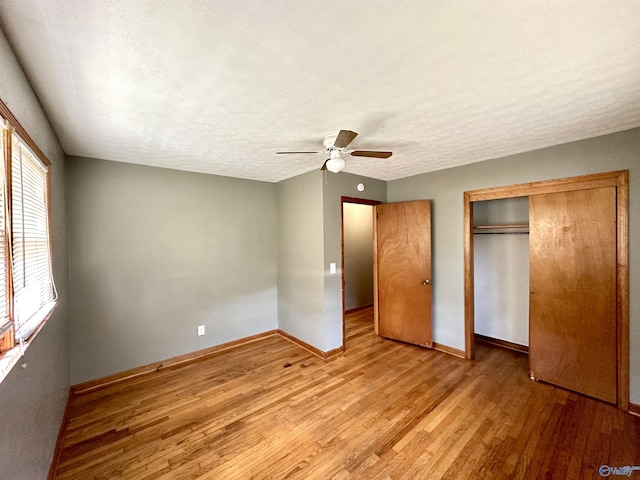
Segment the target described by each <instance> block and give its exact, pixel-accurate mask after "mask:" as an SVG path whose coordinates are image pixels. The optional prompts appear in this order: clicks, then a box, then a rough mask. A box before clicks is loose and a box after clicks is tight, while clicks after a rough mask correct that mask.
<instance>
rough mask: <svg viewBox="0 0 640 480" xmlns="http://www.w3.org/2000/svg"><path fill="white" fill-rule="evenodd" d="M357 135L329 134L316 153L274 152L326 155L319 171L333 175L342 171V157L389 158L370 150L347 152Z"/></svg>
mask: <svg viewBox="0 0 640 480" xmlns="http://www.w3.org/2000/svg"><path fill="white" fill-rule="evenodd" d="M357 136H358V134H357V133H356V132H352V131H351V130H340V132H338V133H337V134H335V133H330V134H328V135H325V136H324V139H323V141H322V143H323V144H324V146H325V149H324V150H319V151H317V152H276V153H277V154H280V155H282V154H299V153H328V154H329V158H327V159H326V160H325V161H324V163H323V164H322V168H320V170H329V171H330V172H333V173H338V172H341V171H342V170H344V168H345V167H346V163H345V161H344V158H342V155H343V154H345V155H351V156H353V157H373V158H389V157H390V156H391V154H392V152H375V151H372V150H347V148H346V147H347V145H349V144H350V143H351V142H352V141H353V139H354V138H356V137H357Z"/></svg>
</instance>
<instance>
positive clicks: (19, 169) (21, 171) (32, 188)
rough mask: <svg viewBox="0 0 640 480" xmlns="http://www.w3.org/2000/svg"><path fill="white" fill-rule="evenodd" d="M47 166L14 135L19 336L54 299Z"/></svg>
mask: <svg viewBox="0 0 640 480" xmlns="http://www.w3.org/2000/svg"><path fill="white" fill-rule="evenodd" d="M47 203H48V202H47V169H46V167H45V166H44V165H43V164H42V163H41V162H40V161H39V160H38V159H37V158H36V157H35V156H34V155H33V154H32V153H31V151H30V150H29V148H28V147H27V145H26V144H25V143H24V142H23V141H22V139H21V138H20V137H19V136H17V135H16V134H15V133H14V134H12V138H11V232H12V235H11V258H12V273H13V293H14V295H13V313H14V320H15V334H16V340H19V339H20V338H21V339H27V338H28V337H29V336H30V335H31V334H32V333H33V331H34V330H35V329H36V328H37V327H38V325H40V323H41V322H42V320H44V316H45V315H46V314H47V313H48V312H49V311H50V310H51V308H52V306H53V303H54V301H55V294H54V292H55V288H54V285H53V277H52V274H51V252H50V249H49V223H48V211H47Z"/></svg>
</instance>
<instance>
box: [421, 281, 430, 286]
mask: <svg viewBox="0 0 640 480" xmlns="http://www.w3.org/2000/svg"><path fill="white" fill-rule="evenodd" d="M422 284H423V285H431V280H424V281H423V282H422Z"/></svg>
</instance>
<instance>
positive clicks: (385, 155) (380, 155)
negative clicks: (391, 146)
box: [349, 150, 392, 158]
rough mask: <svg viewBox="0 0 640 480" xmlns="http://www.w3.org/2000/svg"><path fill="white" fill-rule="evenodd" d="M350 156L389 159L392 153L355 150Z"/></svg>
mask: <svg viewBox="0 0 640 480" xmlns="http://www.w3.org/2000/svg"><path fill="white" fill-rule="evenodd" d="M349 155H353V156H354V157H373V158H389V157H390V156H391V155H392V152H372V151H370V150H354V151H353V152H350V153H349Z"/></svg>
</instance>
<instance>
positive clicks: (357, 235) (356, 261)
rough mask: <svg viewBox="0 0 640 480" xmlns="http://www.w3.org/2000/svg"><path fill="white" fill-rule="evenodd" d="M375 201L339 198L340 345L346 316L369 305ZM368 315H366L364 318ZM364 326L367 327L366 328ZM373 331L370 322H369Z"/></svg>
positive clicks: (372, 294) (345, 341)
mask: <svg viewBox="0 0 640 480" xmlns="http://www.w3.org/2000/svg"><path fill="white" fill-rule="evenodd" d="M380 203H381V202H379V201H377V200H367V199H362V198H353V197H341V199H340V218H341V232H342V233H341V252H342V254H341V261H342V269H341V271H342V345H343V346H344V348H345V350H346V348H347V328H346V316H347V314H351V315H352V318H353V314H355V313H357V312H359V311H363V312H364V311H367V309H370V308H373V297H374V272H373V251H374V249H373V244H374V232H373V225H374V222H373V207H374V206H375V205H378V204H380ZM367 318H368V317H367ZM367 328H368V327H367ZM371 331H373V322H371Z"/></svg>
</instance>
